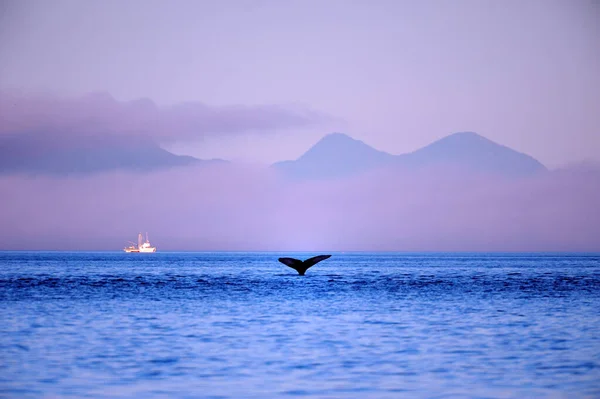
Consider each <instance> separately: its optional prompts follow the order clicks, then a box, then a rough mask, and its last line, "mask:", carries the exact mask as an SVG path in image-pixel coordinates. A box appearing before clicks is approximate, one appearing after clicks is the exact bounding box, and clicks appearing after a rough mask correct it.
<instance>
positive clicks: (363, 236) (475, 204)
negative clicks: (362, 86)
mask: <svg viewBox="0 0 600 399" xmlns="http://www.w3.org/2000/svg"><path fill="white" fill-rule="evenodd" d="M272 172H273V171H272V170H269V169H263V168H257V167H250V166H248V165H244V166H239V165H215V166H210V167H205V168H194V167H190V168H182V169H177V170H171V171H163V172H156V173H151V174H145V175H139V174H129V173H122V172H118V173H117V172H115V173H110V174H104V175H98V176H94V177H91V178H90V177H88V178H81V179H75V178H69V179H65V178H60V179H57V178H50V177H43V178H31V179H23V178H19V177H14V176H12V177H11V176H9V177H4V178H0V192H1V193H2V198H3V200H2V206H1V207H0V226H1V227H0V249H76V250H79V249H101V250H120V249H121V248H122V247H123V246H124V245H126V244H127V240H134V239H135V237H136V235H137V233H138V232H140V231H142V232H145V231H148V232H149V233H150V239H151V241H152V243H153V244H155V245H156V246H157V247H158V248H159V250H178V249H184V250H290V251H296V250H307V251H335V250H398V251H412V250H432V251H444V250H448V251H454V250H456V251H470V250H482V251H490V250H497V251H529V250H531V251H583V250H596V251H597V250H600V246H599V241H598V240H597V238H596V237H599V236H600V214H599V213H598V212H597V204H598V203H600V183H599V182H600V175H599V174H598V171H594V170H587V171H580V170H573V171H561V172H550V173H548V174H545V175H544V176H537V177H534V178H533V177H532V178H527V179H519V180H510V179H501V178H490V177H487V176H483V175H465V174H462V173H454V172H442V171H440V170H437V171H433V170H431V171H426V172H422V173H411V174H399V173H397V172H394V171H391V170H386V171H383V170H382V171H377V172H374V173H372V174H369V175H364V176H360V177H354V178H350V179H345V180H337V181H329V182H323V181H321V182H319V181H308V182H303V183H290V182H285V181H282V180H281V179H280V178H279V177H278V176H276V175H274V174H273V173H272Z"/></svg>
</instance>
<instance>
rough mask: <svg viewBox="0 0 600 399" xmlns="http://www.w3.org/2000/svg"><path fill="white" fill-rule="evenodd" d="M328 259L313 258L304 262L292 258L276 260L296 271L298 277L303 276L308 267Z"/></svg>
mask: <svg viewBox="0 0 600 399" xmlns="http://www.w3.org/2000/svg"><path fill="white" fill-rule="evenodd" d="M329 257H331V255H319V256H314V257H312V258H309V259H306V260H305V261H301V260H300V259H294V258H279V259H278V260H279V261H280V262H281V263H283V264H284V265H286V266H289V267H291V268H292V269H294V270H296V271H297V272H298V274H299V275H301V276H304V273H306V271H307V270H308V269H309V268H310V267H312V266H314V265H316V264H317V263H319V262H320V261H322V260H325V259H327V258H329Z"/></svg>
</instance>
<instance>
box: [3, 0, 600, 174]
mask: <svg viewBox="0 0 600 399" xmlns="http://www.w3.org/2000/svg"><path fill="white" fill-rule="evenodd" d="M0 59H1V60H2V61H1V62H0V89H25V90H27V91H32V92H39V91H45V92H51V93H54V94H57V95H61V96H62V95H74V96H81V95H85V94H87V93H90V92H98V91H101V92H107V93H109V94H110V95H112V96H113V97H114V98H115V99H116V100H118V101H131V100H137V99H141V98H142V99H143V98H146V99H150V100H151V101H152V102H153V103H154V104H155V105H156V106H158V107H162V106H165V107H169V106H173V105H175V104H179V103H181V102H189V101H191V102H194V103H202V104H205V105H206V106H207V107H214V108H215V109H221V108H219V107H222V106H229V105H240V106H244V107H251V108H252V107H254V106H259V107H263V106H264V107H267V109H271V108H269V107H274V106H282V107H286V108H289V107H291V108H293V109H309V110H311V112H316V113H320V114H323V115H329V116H330V118H329V119H327V120H326V122H325V121H321V122H322V123H320V124H316V125H313V124H311V125H310V126H308V125H304V124H285V123H284V124H283V125H281V124H275V125H273V126H271V128H270V129H267V130H265V129H263V127H264V126H258V127H256V128H254V127H253V126H249V127H248V130H251V132H250V133H251V134H246V135H239V134H236V135H230V134H223V132H220V131H218V132H204V133H212V135H209V136H206V135H202V137H204V140H203V141H190V137H189V136H186V137H181V136H180V135H179V134H180V133H177V132H173V135H175V136H177V140H178V142H177V143H176V144H172V145H171V146H170V148H172V149H173V150H174V151H176V152H178V153H186V154H191V155H196V156H200V157H204V158H212V157H222V158H228V159H245V160H251V161H261V162H272V161H277V160H281V159H288V158H293V157H296V156H298V155H300V153H302V152H303V151H304V150H306V148H307V147H309V146H310V145H311V144H312V143H314V142H315V141H316V140H317V139H318V138H319V137H321V136H322V135H324V134H326V133H328V132H330V131H333V130H335V131H344V132H346V133H348V134H350V135H351V136H353V137H355V138H358V139H361V140H364V141H365V142H367V143H369V144H372V145H373V146H375V147H377V148H379V149H384V150H386V151H389V152H392V153H402V152H406V151H410V150H413V149H416V148H418V147H421V146H423V145H426V144H428V143H429V142H431V141H434V140H436V139H438V138H440V137H443V136H445V135H447V134H449V133H451V132H455V131H464V130H470V131H477V132H479V133H480V134H482V135H484V136H486V137H488V138H490V139H492V140H494V141H497V142H500V143H502V144H505V145H507V146H509V147H511V148H514V149H516V150H519V151H523V152H526V153H528V154H531V155H532V156H534V157H536V158H537V159H539V160H540V161H541V162H543V163H544V164H546V165H547V166H549V167H554V166H558V165H561V164H565V163H569V162H577V161H581V160H585V159H594V160H599V158H600V156H599V155H598V154H599V153H600V128H599V127H600V112H598V110H599V109H600V73H598V71H600V3H599V2H598V1H593V0H526V1H518V0H507V1H480V0H472V1H466V0H465V1H463V0H456V1H441V0H440V1H401V0H389V1H385V0H378V1H346V0H339V1H338V0H328V1H320V0H314V1H313V0H299V1H293V0H288V1H270V0H265V1H246V0H239V1H211V2H209V1H199V0H190V1H155V0H139V1H134V0H129V1H116V0H107V1H85V0H72V1H64V0H53V1H45V0H39V1H30V0H3V1H2V2H0ZM252 109H255V108H252ZM260 109H265V108H260ZM0 112H3V113H4V112H6V110H5V109H4V110H0ZM217 130H218V129H217Z"/></svg>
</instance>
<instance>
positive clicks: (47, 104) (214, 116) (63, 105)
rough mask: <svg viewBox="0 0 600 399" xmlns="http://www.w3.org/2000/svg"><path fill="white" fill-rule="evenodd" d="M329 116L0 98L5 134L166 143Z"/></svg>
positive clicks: (89, 98) (278, 109) (104, 97)
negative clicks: (104, 136)
mask: <svg viewBox="0 0 600 399" xmlns="http://www.w3.org/2000/svg"><path fill="white" fill-rule="evenodd" d="M325 119H326V116H324V115H323V114H320V113H318V112H316V111H312V110H309V109H305V108H301V107H284V106H279V105H260V106H243V105H232V106H222V107H214V106H209V105H206V104H203V103H200V102H189V103H183V104H177V105H172V106H163V107H161V106H157V105H156V104H155V103H154V102H152V101H151V100H149V99H139V100H135V101H129V102H120V101H117V100H115V99H114V98H113V97H111V96H110V95H109V94H106V93H92V94H87V95H84V96H80V97H58V96H55V95H50V94H39V93H37V94H26V93H23V92H20V91H3V92H0V134H4V135H7V134H8V135H10V134H19V133H44V134H53V135H60V136H69V135H80V136H81V135H86V134H87V135H97V134H108V135H120V136H124V137H145V138H150V139H154V140H157V141H161V142H169V141H179V140H194V139H199V138H201V137H202V136H204V135H207V134H236V133H242V132H246V131H253V132H256V131H274V130H280V129H289V128H299V127H306V126H310V125H313V124H317V123H320V122H321V121H324V120H325Z"/></svg>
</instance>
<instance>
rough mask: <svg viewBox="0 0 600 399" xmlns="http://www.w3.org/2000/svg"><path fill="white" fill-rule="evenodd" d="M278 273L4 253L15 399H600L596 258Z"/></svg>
mask: <svg viewBox="0 0 600 399" xmlns="http://www.w3.org/2000/svg"><path fill="white" fill-rule="evenodd" d="M280 255H281V254H273V253H156V254H125V253H32V252H29V253H26V252H22V253H16V252H13V253H10V252H4V253H2V252H0V321H1V323H0V396H1V397H8V398H13V397H15V398H21V397H31V398H44V397H111V398H115V397H139V398H142V397H143V398H158V397H164V398H167V397H169V398H171V397H176V398H200V397H202V398H204V397H205V398H249V397H252V398H275V397H277V398H279V397H310V398H363V397H369V398H399V397H406V398H425V397H428V398H434V397H439V398H442V397H443V398H463V397H465V398H467V397H468V398H475V397H477V398H484V397H485V398H538V397H540V398H585V397H589V398H600V256H598V255H539V254H519V255H496V254H483V255H482V254H470V255H469V254H464V255H457V254H437V255H435V254H410V255H409V254H334V256H333V257H332V258H330V259H328V260H326V261H324V262H322V263H320V264H318V265H317V266H315V267H313V268H312V269H310V270H309V271H308V272H307V275H306V276H305V277H299V276H296V275H295V271H293V270H292V269H289V268H287V267H285V266H284V265H281V264H279V263H278V262H277V260H276V259H277V257H278V256H280ZM287 255H290V254H287ZM291 255H298V256H299V257H304V258H305V257H308V256H311V255H314V254H291Z"/></svg>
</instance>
